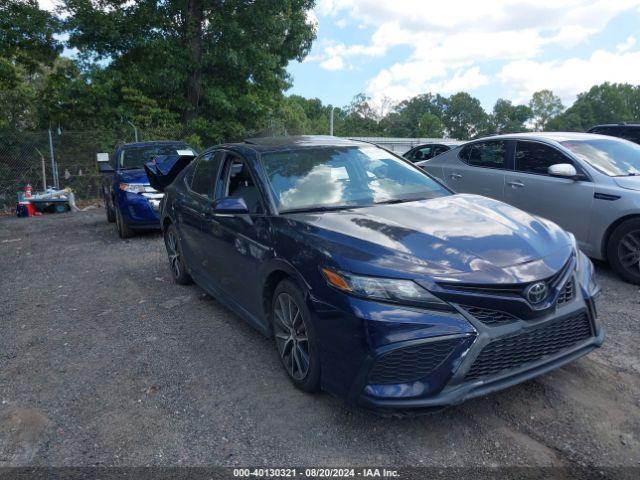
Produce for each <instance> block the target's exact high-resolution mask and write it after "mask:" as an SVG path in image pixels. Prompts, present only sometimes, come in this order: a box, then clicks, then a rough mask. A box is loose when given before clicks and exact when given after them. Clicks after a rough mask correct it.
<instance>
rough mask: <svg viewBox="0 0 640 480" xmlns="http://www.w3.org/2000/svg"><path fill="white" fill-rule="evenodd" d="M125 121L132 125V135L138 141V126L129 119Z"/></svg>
mask: <svg viewBox="0 0 640 480" xmlns="http://www.w3.org/2000/svg"><path fill="white" fill-rule="evenodd" d="M127 123H128V124H129V125H131V126H132V127H133V137H134V138H135V139H136V143H137V142H138V127H136V126H135V125H134V124H133V123H131V122H130V121H129V120H127Z"/></svg>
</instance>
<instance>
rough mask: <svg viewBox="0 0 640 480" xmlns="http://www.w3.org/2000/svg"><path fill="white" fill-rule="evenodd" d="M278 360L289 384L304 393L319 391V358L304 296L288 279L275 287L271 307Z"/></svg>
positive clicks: (316, 342)
mask: <svg viewBox="0 0 640 480" xmlns="http://www.w3.org/2000/svg"><path fill="white" fill-rule="evenodd" d="M271 315H272V319H273V334H274V338H275V343H276V348H277V350H278V354H279V355H280V361H281V362H282V365H283V366H284V368H285V370H286V371H287V374H288V375H289V378H290V379H291V381H292V382H293V384H294V385H295V386H296V387H297V388H299V389H300V390H302V391H304V392H315V391H317V390H319V388H320V355H319V349H318V341H317V337H316V334H315V330H314V328H313V324H312V323H311V315H310V312H309V310H308V308H307V306H306V304H305V301H304V296H303V295H302V292H301V291H300V289H299V288H298V286H297V285H296V284H295V283H293V282H292V281H291V280H283V281H282V282H280V284H279V285H278V286H277V287H276V291H275V292H274V295H273V302H272V308H271Z"/></svg>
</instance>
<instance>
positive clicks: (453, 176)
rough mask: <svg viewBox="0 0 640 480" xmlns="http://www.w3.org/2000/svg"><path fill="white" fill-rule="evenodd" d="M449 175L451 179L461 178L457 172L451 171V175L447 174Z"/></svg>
mask: <svg viewBox="0 0 640 480" xmlns="http://www.w3.org/2000/svg"><path fill="white" fill-rule="evenodd" d="M449 176H450V177H451V179H453V180H460V179H461V178H462V175H460V174H459V173H452V174H451V175H449Z"/></svg>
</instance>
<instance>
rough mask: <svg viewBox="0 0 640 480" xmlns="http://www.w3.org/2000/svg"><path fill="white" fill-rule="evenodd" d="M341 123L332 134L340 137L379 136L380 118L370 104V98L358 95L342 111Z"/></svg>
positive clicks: (361, 94)
mask: <svg viewBox="0 0 640 480" xmlns="http://www.w3.org/2000/svg"><path fill="white" fill-rule="evenodd" d="M342 116H343V121H342V122H341V125H340V126H338V128H336V125H335V123H334V133H335V134H336V135H342V136H351V135H353V136H377V135H379V134H380V129H379V126H378V121H379V119H380V116H379V114H378V112H377V111H376V109H375V108H374V107H373V105H372V104H371V98H369V97H367V96H366V95H365V94H364V93H359V94H357V95H356V96H355V97H353V100H352V101H351V103H350V104H349V105H348V106H347V107H345V108H344V109H343V110H342Z"/></svg>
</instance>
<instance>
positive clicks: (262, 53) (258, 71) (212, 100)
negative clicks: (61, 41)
mask: <svg viewBox="0 0 640 480" xmlns="http://www.w3.org/2000/svg"><path fill="white" fill-rule="evenodd" d="M64 4H65V6H66V9H67V11H68V12H69V14H70V16H69V19H68V20H67V25H66V27H67V30H68V31H69V34H70V40H69V44H70V46H72V47H76V48H78V49H80V51H81V52H82V54H83V55H85V56H89V57H93V58H94V59H95V60H103V61H106V62H108V65H107V66H106V67H104V68H105V70H108V71H109V72H112V73H113V75H114V77H115V78H117V79H118V81H119V83H120V85H119V88H122V87H127V88H132V89H135V90H137V91H138V92H140V93H141V94H142V95H144V96H145V97H148V98H152V99H154V100H155V101H156V102H157V106H158V107H159V108H162V109H168V110H169V111H171V112H174V113H176V114H179V115H180V117H181V118H182V120H183V121H184V122H187V123H190V124H191V125H192V127H194V128H198V129H200V130H202V131H203V134H206V135H207V136H208V137H209V138H210V140H221V139H223V138H227V139H231V138H234V137H237V136H241V135H242V132H243V131H244V129H245V128H247V129H256V128H258V127H260V126H261V125H263V124H264V121H265V120H266V119H267V118H269V117H270V116H271V115H272V114H273V113H275V111H276V110H277V109H278V108H279V103H280V101H281V100H282V91H283V90H284V89H286V88H287V87H288V86H289V85H290V84H289V76H288V74H287V72H286V66H287V64H288V62H289V61H290V60H293V59H296V60H302V59H303V58H304V57H305V56H306V54H307V53H308V51H309V49H310V48H311V42H312V40H313V39H314V37H315V26H314V25H313V24H311V23H308V22H307V11H308V10H309V9H310V8H312V7H313V4H314V2H313V0H280V1H278V2H271V1H267V0H256V1H253V2H248V1H245V0H166V1H163V2H157V1H155V0H139V1H136V2H130V1H128V0H101V2H99V3H96V2H93V1H91V0H64ZM116 88H118V87H116Z"/></svg>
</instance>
